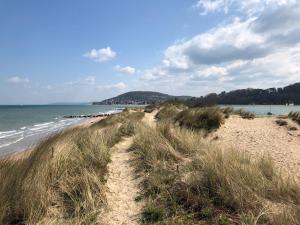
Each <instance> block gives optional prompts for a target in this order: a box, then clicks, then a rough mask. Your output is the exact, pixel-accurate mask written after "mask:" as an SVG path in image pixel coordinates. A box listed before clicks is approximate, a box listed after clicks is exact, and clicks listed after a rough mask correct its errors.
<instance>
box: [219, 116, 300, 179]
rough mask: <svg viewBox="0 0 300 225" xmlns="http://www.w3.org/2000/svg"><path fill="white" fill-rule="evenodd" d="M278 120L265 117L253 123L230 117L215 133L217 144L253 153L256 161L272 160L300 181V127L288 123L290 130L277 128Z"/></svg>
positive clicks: (256, 119) (252, 121) (284, 127)
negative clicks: (293, 129) (259, 157)
mask: <svg viewBox="0 0 300 225" xmlns="http://www.w3.org/2000/svg"><path fill="white" fill-rule="evenodd" d="M276 120H277V118H275V117H264V118H255V119H253V120H247V119H242V118H239V117H230V118H229V119H227V120H226V122H225V124H224V125H223V126H222V127H221V128H220V129H219V130H218V131H217V132H216V133H214V137H217V138H216V140H217V143H218V144H220V146H221V147H222V148H223V147H224V148H225V147H234V148H236V149H238V150H241V151H245V152H247V153H249V154H250V155H251V156H252V157H258V156H261V155H265V156H270V157H271V158H272V159H273V160H274V162H275V166H276V167H277V168H279V169H280V170H281V171H283V172H284V173H287V174H289V175H291V177H294V178H296V179H298V180H300V126H299V125H298V124H296V123H294V122H293V121H291V120H289V119H286V121H287V122H288V125H289V126H294V127H296V128H297V129H298V130H295V131H290V130H288V128H287V127H286V126H279V125H277V124H276V122H275V121H276Z"/></svg>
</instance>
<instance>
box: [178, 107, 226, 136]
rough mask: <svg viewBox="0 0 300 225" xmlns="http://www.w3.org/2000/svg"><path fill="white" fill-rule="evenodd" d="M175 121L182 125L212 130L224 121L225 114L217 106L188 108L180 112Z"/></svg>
mask: <svg viewBox="0 0 300 225" xmlns="http://www.w3.org/2000/svg"><path fill="white" fill-rule="evenodd" d="M175 121H176V122H177V123H178V124H179V126H181V127H186V128H189V129H195V130H199V129H202V130H206V131H212V130H215V129H217V128H219V127H220V126H221V124H223V123H224V114H223V113H222V112H221V110H220V109H219V108H215V107H206V108H195V109H187V110H184V111H182V112H180V113H179V114H178V115H177V116H176V118H175Z"/></svg>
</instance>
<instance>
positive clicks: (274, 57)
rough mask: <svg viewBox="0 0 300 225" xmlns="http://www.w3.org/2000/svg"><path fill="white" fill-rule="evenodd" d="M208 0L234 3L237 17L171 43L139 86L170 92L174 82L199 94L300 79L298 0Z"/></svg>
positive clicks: (183, 90)
mask: <svg viewBox="0 0 300 225" xmlns="http://www.w3.org/2000/svg"><path fill="white" fill-rule="evenodd" d="M200 2H202V3H204V1H199V2H198V3H199V4H198V7H200V6H201V4H200ZM210 2H213V3H212V5H207V10H208V11H209V10H211V11H213V10H215V11H218V10H219V11H220V10H222V11H223V10H224V7H225V9H226V7H227V8H228V10H229V9H231V8H232V7H233V6H234V5H235V6H238V8H237V10H238V12H239V15H240V17H235V18H234V19H232V20H231V21H228V20H226V21H227V22H226V23H224V22H223V23H221V24H220V25H218V26H216V27H215V28H212V29H211V30H209V31H207V32H204V33H200V34H198V35H196V36H194V37H193V38H191V39H189V40H182V41H180V42H176V43H174V44H172V45H171V46H169V47H168V48H167V49H166V50H165V51H164V58H163V59H162V63H161V65H159V66H156V67H154V68H152V69H147V70H144V71H143V73H142V74H143V76H142V77H141V79H140V82H141V83H142V85H143V87H144V86H145V85H146V84H148V86H149V87H155V86H160V87H164V88H165V90H169V93H172V91H171V89H172V88H173V89H172V90H173V93H177V94H178V92H180V93H181V94H191V95H200V94H207V93H208V92H212V91H216V92H218V91H222V90H232V89H237V88H247V87H254V88H267V87H272V86H276V87H278V86H284V85H288V84H291V83H295V82H299V81H300V2H296V1H293V0H262V1H258V0H249V1H236V0H232V1H229V0H228V1H225V0H224V1H221V0H219V1H218V0H217V1H210ZM207 4H208V3H207ZM225 4H227V6H225ZM218 7H221V8H219V9H218ZM208 11H207V12H208ZM231 17H232V15H231ZM179 82H180V86H179V84H178V83H179Z"/></svg>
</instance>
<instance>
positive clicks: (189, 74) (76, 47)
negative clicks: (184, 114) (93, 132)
mask: <svg viewBox="0 0 300 225" xmlns="http://www.w3.org/2000/svg"><path fill="white" fill-rule="evenodd" d="M274 15H277V16H278V15H280V19H276V17H277V16H276V17H274ZM298 21H300V6H299V3H298V2H297V1H296V0H260V1H259V0H249V1H245V2H243V1H237V0H164V1H161V0H151V1H140V0H122V1H117V0H109V1H108V0H106V1H105V0H88V1H83V0H72V1H71V0H65V1H58V0H52V1H38V0H27V1H18V0H0V104H43V103H51V102H69V101H71V102H85V101H94V100H101V99H104V98H107V97H112V96H114V95H116V94H119V93H122V92H126V91H131V90H154V91H161V92H166V93H169V94H178V95H183V94H184V95H194V96H200V95H204V94H207V93H209V92H219V91H222V90H227V91H228V90H232V89H237V88H245V87H261V88H265V87H273V86H275V87H278V86H284V85H287V84H290V83H293V82H297V81H300V73H299V71H300V64H299V62H300V47H299V43H300V22H298Z"/></svg>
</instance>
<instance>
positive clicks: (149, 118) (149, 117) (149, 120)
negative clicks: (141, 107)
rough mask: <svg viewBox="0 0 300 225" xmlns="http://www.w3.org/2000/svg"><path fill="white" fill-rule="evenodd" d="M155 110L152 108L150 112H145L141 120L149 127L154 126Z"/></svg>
mask: <svg viewBox="0 0 300 225" xmlns="http://www.w3.org/2000/svg"><path fill="white" fill-rule="evenodd" d="M157 112H158V110H154V111H153V112H152V113H145V116H144V118H143V119H142V122H144V123H146V124H147V125H149V126H150V127H155V126H156V121H155V115H156V113H157Z"/></svg>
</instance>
